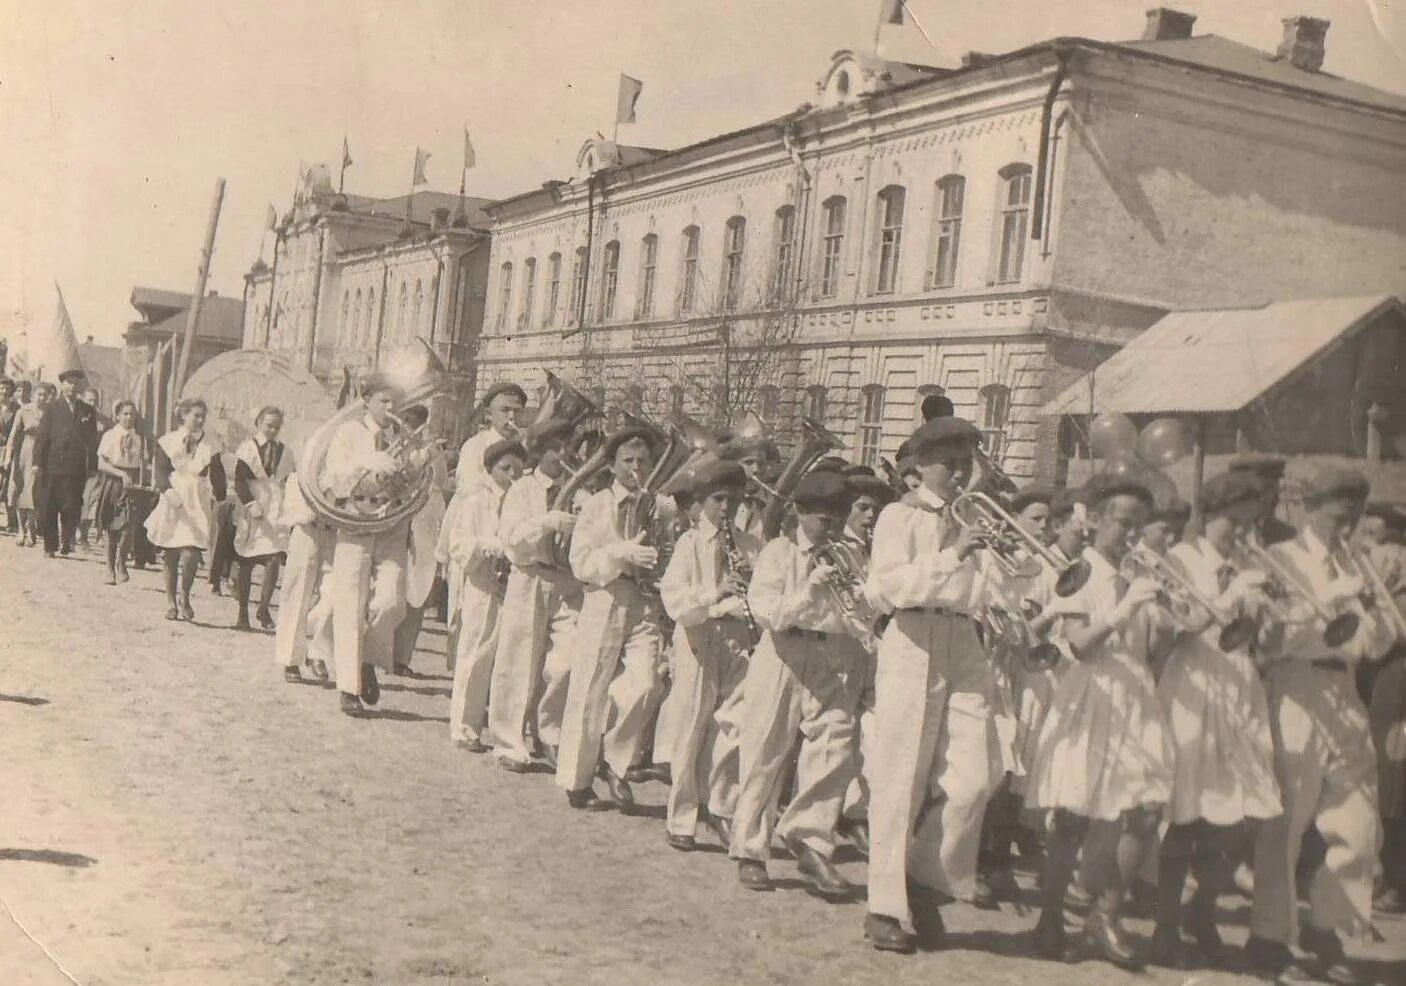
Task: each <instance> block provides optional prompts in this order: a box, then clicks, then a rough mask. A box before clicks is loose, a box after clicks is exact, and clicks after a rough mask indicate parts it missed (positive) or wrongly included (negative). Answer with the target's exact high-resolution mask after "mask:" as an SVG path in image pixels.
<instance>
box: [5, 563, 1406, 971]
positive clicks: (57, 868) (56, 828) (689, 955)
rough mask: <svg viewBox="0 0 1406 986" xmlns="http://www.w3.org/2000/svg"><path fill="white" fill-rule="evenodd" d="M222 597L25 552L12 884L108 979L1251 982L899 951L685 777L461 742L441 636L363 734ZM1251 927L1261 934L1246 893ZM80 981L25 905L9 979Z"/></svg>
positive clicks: (9, 858)
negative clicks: (187, 601)
mask: <svg viewBox="0 0 1406 986" xmlns="http://www.w3.org/2000/svg"><path fill="white" fill-rule="evenodd" d="M196 591H197V595H196V598H195V606H196V618H197V621H198V622H197V623H196V624H194V625H191V624H183V623H181V624H177V623H167V622H165V621H164V620H163V619H162V618H161V616H162V612H163V610H164V605H163V600H162V596H161V592H160V586H159V576H158V575H157V574H156V573H153V572H147V573H134V579H133V581H132V582H131V583H129V584H128V585H126V586H122V587H115V588H114V587H109V586H106V585H104V584H103V569H102V566H101V564H100V563H99V562H98V560H97V556H96V554H85V555H83V556H82V557H81V558H78V559H75V560H63V559H57V560H53V561H46V560H45V559H44V558H43V557H42V555H41V554H40V552H39V551H38V550H37V549H19V548H17V547H16V546H15V543H14V541H13V539H9V538H2V537H0V600H3V603H0V606H3V609H0V693H3V694H0V736H3V738H4V745H5V751H6V754H5V756H4V757H3V760H0V792H2V793H0V896H3V898H4V901H5V903H6V905H7V906H8V907H9V908H10V909H12V911H13V914H14V915H15V916H16V917H17V918H18V919H19V921H21V922H22V923H23V925H24V927H26V928H27V929H28V930H29V932H31V933H32V934H33V936H34V939H36V940H37V941H38V942H42V943H43V946H44V947H45V948H47V949H48V951H49V953H51V954H52V955H53V956H54V958H55V959H56V960H57V962H58V963H60V964H61V965H62V967H63V968H64V969H65V970H67V974H68V975H71V976H72V977H73V979H74V980H76V981H77V982H79V983H83V984H85V986H100V984H134V986H160V984H173V986H174V984H180V986H193V984H195V986H224V984H230V986H235V984H238V986H251V984H265V983H268V984H276V983H290V984H304V983H307V984H321V983H384V984H394V986H412V984H424V986H431V984H433V986H467V984H471V983H503V984H508V983H523V984H547V983H572V984H594V983H601V984H605V983H611V984H617V983H687V984H692V983H699V984H702V983H723V982H741V983H809V984H813V983H847V984H874V986H878V984H885V986H888V984H906V983H913V984H916V983H930V982H933V981H940V980H944V979H945V980H947V981H951V982H988V983H998V984H1000V983H1008V984H1017V983H1020V984H1024V983H1027V982H1029V981H1030V980H1032V979H1036V978H1038V979H1039V980H1041V981H1042V983H1046V984H1049V986H1057V984H1066V983H1067V984H1076V983H1077V984H1085V983H1121V982H1130V981H1134V980H1138V979H1140V980H1148V981H1153V982H1159V983H1183V982H1188V983H1189V982H1191V981H1193V980H1194V981H1195V982H1197V983H1218V982H1226V983H1228V982H1236V981H1242V982H1246V981H1248V980H1237V979H1236V977H1233V976H1229V975H1220V974H1203V973H1197V974H1194V975H1193V974H1190V973H1171V972H1165V971H1154V972H1152V973H1150V974H1148V975H1146V976H1142V977H1134V976H1129V975H1126V974H1123V973H1121V972H1118V971H1116V970H1113V969H1111V968H1110V967H1108V966H1105V965H1102V964H1098V963H1082V964H1069V965H1057V964H1052V963H1047V962H1040V961H1036V960H1033V959H1030V958H1026V957H1024V955H1023V953H1024V950H1025V947H1026V946H1025V940H1024V934H1025V932H1026V931H1028V929H1029V927H1030V926H1031V924H1032V923H1033V914H1028V915H1025V916H1020V915H1017V914H1015V913H1014V912H1013V910H1012V909H1011V908H1009V907H1007V908H1006V909H1005V910H1003V911H1002V912H999V913H983V912H978V911H975V910H972V909H970V908H967V907H963V906H954V907H951V908H948V909H947V917H948V924H949V928H950V930H951V931H952V932H953V936H952V939H953V947H952V948H951V949H950V950H949V951H945V952H942V953H931V954H920V955H916V956H910V957H903V956H893V955H881V954H878V953H875V952H873V951H872V950H871V949H869V948H868V947H867V946H866V945H865V944H864V942H863V940H862V938H861V926H862V920H863V916H864V908H863V904H862V903H853V904H847V905H840V906H835V905H827V904H824V903H822V902H820V901H818V900H816V899H814V898H812V897H810V896H808V895H807V894H805V893H803V892H802V891H801V889H800V888H801V885H800V884H799V882H797V880H796V874H795V870H794V866H793V865H792V864H791V863H790V862H789V861H787V860H779V861H776V862H774V863H773V865H772V872H773V875H774V876H776V877H779V878H780V881H779V882H780V886H781V890H780V892H777V893H773V894H754V893H749V892H747V891H744V890H742V889H741V888H740V887H738V886H737V884H736V881H735V871H734V869H733V867H732V866H731V865H729V864H728V863H727V862H726V860H725V858H724V857H723V856H721V855H719V854H718V852H715V851H714V852H699V853H694V854H692V855H683V854H679V853H676V852H674V851H671V850H670V849H668V848H667V847H666V846H665V845H664V842H663V826H662V824H661V823H660V821H659V816H661V815H662V807H660V806H661V805H662V803H663V800H664V797H665V791H664V789H663V788H662V787H661V786H660V785H657V784H656V785H649V786H647V787H645V788H643V789H642V790H641V791H640V793H641V794H642V796H643V800H644V801H646V802H648V803H649V805H650V806H651V807H650V808H649V809H648V814H646V815H645V816H644V817H628V818H627V817H623V816H621V815H619V814H616V813H606V814H599V815H586V814H581V813H576V812H572V811H569V810H568V809H567V807H566V804H565V800H564V798H563V796H562V795H561V793H560V792H559V791H558V790H557V789H556V788H555V787H554V786H553V785H552V784H551V782H550V778H548V777H547V776H545V775H531V776H526V777H520V776H515V775H510V774H508V773H506V772H504V771H502V770H500V769H497V768H496V767H495V766H494V765H493V763H492V761H491V760H490V759H489V758H486V757H475V756H471V755H468V754H465V753H463V752H462V751H458V750H456V749H455V748H454V747H453V746H452V745H451V744H450V742H449V737H448V729H447V726H446V718H445V714H446V709H447V705H448V688H449V681H448V680H447V677H446V676H445V675H444V672H443V657H442V653H443V642H444V638H443V635H442V632H440V631H439V630H438V629H437V628H433V627H432V628H431V629H430V630H429V631H428V632H427V633H426V634H425V636H424V637H423V638H422V641H421V643H422V647H423V650H422V651H421V653H420V654H419V655H418V656H417V658H416V663H417V667H418V669H419V670H420V671H421V672H423V676H422V677H419V678H416V679H414V680H407V679H392V680H390V681H389V682H387V683H386V685H385V694H384V697H383V698H382V703H381V708H382V709H383V710H384V711H383V712H382V713H381V715H380V716H379V717H378V718H376V719H372V720H367V721H354V720H351V719H347V718H346V717H344V716H342V715H341V714H340V713H339V712H338V711H337V704H336V696H335V693H334V692H332V691H326V690H322V689H319V688H316V687H312V686H297V685H288V684H285V683H284V682H283V681H282V680H281V677H280V675H279V673H278V671H277V669H276V668H275V667H274V664H273V658H272V637H271V635H268V634H263V633H238V632H235V631H233V630H232V629H230V628H229V627H230V624H231V623H232V622H233V616H234V613H233V603H232V602H231V601H230V600H229V599H222V598H215V597H212V596H210V595H209V590H208V588H207V587H206V586H205V584H204V582H203V581H202V582H201V583H200V585H199V586H198V587H197V590H196ZM843 868H844V869H845V870H846V872H847V874H848V875H849V876H850V877H851V878H852V879H859V880H862V876H863V864H862V862H860V861H858V860H850V861H848V862H845V864H844V866H843ZM1026 883H1027V885H1028V880H1027V881H1026ZM1027 898H1028V899H1029V895H1027ZM1222 916H1223V918H1224V920H1225V921H1226V932H1227V937H1228V938H1231V939H1232V940H1236V941H1239V940H1241V939H1242V938H1243V936H1244V933H1245V932H1244V922H1245V917H1246V915H1245V906H1244V902H1243V901H1242V900H1239V899H1238V898H1237V899H1232V900H1228V901H1227V902H1226V905H1225V907H1224V909H1223V912H1222ZM1381 927H1382V930H1383V932H1384V934H1385V935H1386V936H1387V941H1386V942H1385V943H1383V944H1377V945H1374V946H1371V947H1369V948H1368V949H1367V950H1366V951H1363V952H1360V953H1359V954H1361V955H1362V956H1363V958H1364V959H1365V960H1366V964H1365V965H1364V968H1367V969H1369V970H1371V971H1372V972H1373V973H1374V974H1375V975H1376V976H1377V978H1378V979H1379V981H1381V982H1388V981H1395V982H1406V966H1402V965H1393V964H1391V963H1392V960H1393V959H1401V958H1406V924H1403V923H1402V922H1399V921H1398V922H1387V921H1383V922H1382V923H1381ZM1133 928H1134V929H1135V930H1136V931H1137V932H1138V933H1139V934H1142V935H1146V934H1147V933H1149V928H1148V926H1147V924H1146V923H1145V922H1135V923H1134V924H1133ZM68 981H69V980H68V979H67V977H66V976H65V975H64V974H63V973H60V972H58V970H57V969H56V968H55V967H54V965H53V964H52V963H51V961H50V959H49V958H48V957H46V956H45V954H44V953H43V951H41V950H40V948H39V947H38V946H37V945H35V944H34V943H32V942H30V941H29V940H28V939H27V938H26V937H25V935H24V934H23V933H22V932H21V931H20V930H19V928H18V927H17V926H15V925H14V924H13V923H12V921H11V918H10V916H9V915H8V914H5V913H0V983H3V984H29V983H35V984H42V986H48V984H49V983H64V982H68Z"/></svg>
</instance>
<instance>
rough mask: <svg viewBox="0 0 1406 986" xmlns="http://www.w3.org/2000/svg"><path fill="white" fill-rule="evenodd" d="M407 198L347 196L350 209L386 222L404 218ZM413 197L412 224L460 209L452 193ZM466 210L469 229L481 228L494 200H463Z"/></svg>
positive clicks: (428, 220) (420, 193)
mask: <svg viewBox="0 0 1406 986" xmlns="http://www.w3.org/2000/svg"><path fill="white" fill-rule="evenodd" d="M406 198H407V196H404V195H399V196H396V197H395V198H391V199H377V198H372V197H370V196H368V195H348V196H346V200H347V208H348V210H349V211H350V212H353V213H355V214H357V215H361V216H377V217H380V218H385V219H395V220H397V221H399V220H402V219H404V218H405V200H406ZM409 198H410V219H411V221H412V222H417V223H424V224H425V225H427V226H428V225H429V224H430V220H431V218H432V215H433V213H434V211H435V210H436V209H448V210H449V215H450V216H451V217H452V216H453V215H454V212H455V210H457V209H458V208H459V196H458V195H456V194H454V193H452V192H431V191H420V192H415V193H414V194H413V195H410V196H409ZM463 202H464V208H465V210H466V211H467V212H468V216H469V225H470V226H482V225H485V224H486V223H487V221H488V219H487V216H485V215H484V212H483V209H484V207H485V206H487V205H490V204H491V203H492V202H493V200H492V199H482V198H475V197H473V196H465V197H464V200H463Z"/></svg>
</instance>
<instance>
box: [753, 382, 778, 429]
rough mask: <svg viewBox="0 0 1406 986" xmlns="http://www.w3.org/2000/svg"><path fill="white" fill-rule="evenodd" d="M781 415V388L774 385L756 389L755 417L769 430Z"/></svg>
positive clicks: (765, 385)
mask: <svg viewBox="0 0 1406 986" xmlns="http://www.w3.org/2000/svg"><path fill="white" fill-rule="evenodd" d="M780 413H781V388H780V387H777V386H775V385H774V384H764V385H762V386H760V387H758V388H757V417H759V418H761V419H762V424H764V425H766V426H767V427H768V428H770V427H771V426H772V425H774V424H775V423H776V418H777V416H778V415H779V414H780Z"/></svg>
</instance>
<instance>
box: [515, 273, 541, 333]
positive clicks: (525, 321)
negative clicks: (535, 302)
mask: <svg viewBox="0 0 1406 986" xmlns="http://www.w3.org/2000/svg"><path fill="white" fill-rule="evenodd" d="M536 293H537V258H536V257H528V258H527V259H526V260H524V261H523V262H522V314H521V315H519V316H518V327H519V328H523V329H531V328H532V299H533V295H535V294H536Z"/></svg>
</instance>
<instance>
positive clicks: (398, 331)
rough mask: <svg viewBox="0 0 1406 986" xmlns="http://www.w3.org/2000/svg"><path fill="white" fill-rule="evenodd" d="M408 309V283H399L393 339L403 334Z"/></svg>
mask: <svg viewBox="0 0 1406 986" xmlns="http://www.w3.org/2000/svg"><path fill="white" fill-rule="evenodd" d="M512 266H513V265H512V264H508V270H509V271H511V270H512ZM409 307H410V282H409V281H401V282H400V306H399V307H398V308H397V309H396V313H395V335H394V337H393V338H396V339H399V338H400V337H401V335H402V334H403V333H404V332H405V316H406V312H407V309H409Z"/></svg>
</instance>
